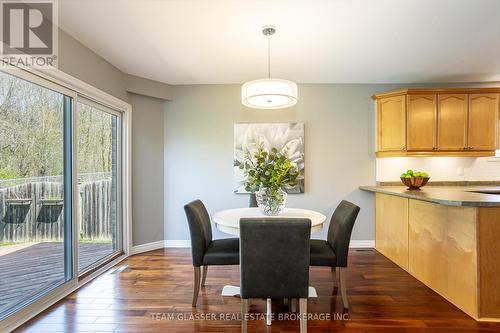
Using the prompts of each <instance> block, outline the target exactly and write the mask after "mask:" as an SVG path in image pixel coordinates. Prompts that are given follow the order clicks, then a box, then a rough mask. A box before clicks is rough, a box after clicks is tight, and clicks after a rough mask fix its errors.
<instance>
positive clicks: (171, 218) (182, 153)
mask: <svg viewBox="0 0 500 333" xmlns="http://www.w3.org/2000/svg"><path fill="white" fill-rule="evenodd" d="M385 89H388V86H383V85H336V84H306V85H300V86H299V98H300V102H299V103H298V104H297V106H295V107H293V108H289V109H284V110H255V109H248V108H245V107H243V106H242V105H241V102H240V85H198V86H176V87H175V88H174V93H173V99H172V101H170V102H167V107H166V113H165V154H164V156H165V238H166V239H168V240H187V239H189V232H188V227H187V222H186V218H185V216H184V211H183V205H184V204H186V203H187V202H189V201H191V200H194V199H198V198H199V199H201V200H203V201H204V202H205V203H206V205H207V208H208V210H209V212H210V213H211V214H213V213H215V212H217V211H219V210H222V209H227V208H235V207H244V206H246V205H247V204H248V197H247V195H238V194H234V193H233V187H232V180H233V169H232V159H233V125H234V123H235V122H293V121H301V122H304V123H305V163H306V170H305V177H306V178H305V186H306V187H305V193H304V194H297V195H289V197H288V200H287V205H288V206H290V207H300V208H308V209H314V210H317V211H320V212H322V213H324V214H325V215H327V216H328V219H329V218H330V216H331V214H332V213H333V210H334V209H335V207H336V206H337V204H338V203H339V202H340V201H341V200H342V199H347V200H350V201H352V202H354V203H356V204H358V205H359V206H360V207H361V213H360V216H359V219H358V221H357V222H356V225H355V227H354V232H353V237H352V238H353V239H356V240H371V239H373V235H374V230H373V228H374V225H373V197H372V195H371V194H368V193H366V192H362V191H360V190H358V186H360V185H365V184H374V183H375V157H374V112H373V102H372V100H371V98H370V96H371V95H372V94H373V93H375V92H377V91H383V90H385ZM326 229H327V228H325V229H324V231H323V232H322V233H319V234H315V235H313V237H317V238H319V237H325V235H326ZM215 236H217V237H224V236H226V235H223V234H221V233H218V232H215Z"/></svg>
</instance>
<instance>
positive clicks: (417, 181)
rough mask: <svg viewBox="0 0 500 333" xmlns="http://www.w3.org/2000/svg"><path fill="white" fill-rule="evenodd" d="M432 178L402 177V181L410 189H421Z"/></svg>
mask: <svg viewBox="0 0 500 333" xmlns="http://www.w3.org/2000/svg"><path fill="white" fill-rule="evenodd" d="M429 179H431V178H430V177H411V178H403V177H401V181H402V182H403V184H405V185H406V186H408V189H409V190H420V188H421V187H422V186H425V184H427V182H428V181H429Z"/></svg>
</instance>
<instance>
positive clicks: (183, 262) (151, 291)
mask: <svg viewBox="0 0 500 333" xmlns="http://www.w3.org/2000/svg"><path fill="white" fill-rule="evenodd" d="M349 256H350V257H349V258H350V263H349V269H348V281H347V283H348V289H347V290H348V295H349V303H350V309H349V313H348V314H347V315H346V317H347V318H345V320H341V318H342V310H341V304H342V303H341V302H342V301H341V298H340V294H339V295H338V296H337V295H336V289H335V291H334V288H333V283H332V275H331V272H330V269H328V268H317V267H314V268H312V269H311V273H310V283H311V285H313V286H314V287H316V289H317V292H318V295H319V297H318V298H310V299H309V301H308V311H309V313H310V314H311V315H316V316H320V315H323V316H326V315H330V316H331V317H332V318H331V320H309V321H308V332H367V333H378V332H389V331H390V332H419V333H420V332H459V333H460V332H463V333H465V332H499V331H500V323H479V322H476V321H474V320H473V319H471V318H470V317H469V316H467V315H466V314H465V313H463V312H462V311H460V310H459V309H457V308H456V307H454V306H453V305H451V304H450V303H449V302H447V301H446V300H445V299H443V298H442V297H440V296H439V295H437V294H436V293H434V292H433V291H431V290H430V289H429V288H427V287H426V286H424V285H423V284H422V283H420V282H419V281H418V280H416V279H415V278H413V277H411V276H410V275H408V274H407V273H406V272H405V271H403V270H402V269H400V268H399V267H397V266H396V265H395V264H393V263H392V262H390V261H389V260H388V259H386V258H385V257H384V256H382V255H380V254H379V253H377V252H376V251H374V250H351V252H350V254H349ZM125 265H126V266H127V268H125V269H124V270H123V271H121V272H119V270H117V271H115V272H113V269H112V270H110V271H109V272H107V273H106V274H104V275H102V276H100V277H99V278H97V279H95V280H94V281H93V282H91V283H90V284H88V285H86V286H85V287H83V288H82V289H80V290H79V291H77V292H75V293H73V294H71V295H69V296H68V297H67V298H66V299H64V300H62V301H61V302H59V303H57V304H55V305H54V306H52V307H51V308H50V309H48V310H47V311H45V312H43V313H42V314H41V315H39V316H37V317H36V318H35V319H33V320H31V321H30V322H28V323H26V324H25V325H23V326H22V327H20V328H19V329H18V330H17V332H51V333H52V332H137V333H139V332H140V333H147V332H182V333H189V332H239V330H240V321H239V317H238V316H239V315H240V299H239V298H237V297H224V298H223V297H222V296H220V292H221V290H222V287H223V285H225V284H234V285H238V284H239V270H238V267H237V266H228V267H221V266H219V267H210V268H209V271H208V277H207V281H206V287H205V288H202V289H201V291H200V296H199V299H198V307H197V308H192V307H191V297H192V281H193V276H192V274H193V272H192V271H193V269H192V266H191V253H190V250H188V249H162V250H157V251H151V252H147V253H144V254H139V255H135V256H132V257H130V258H128V259H126V260H125V261H123V262H122V263H120V265H119V266H118V267H122V266H125ZM122 268H123V267H122ZM265 304H266V302H265V300H253V301H252V302H251V303H250V312H251V313H253V314H254V316H255V317H259V318H256V319H261V320H253V321H252V320H251V321H249V323H248V331H249V332H283V333H284V332H298V329H299V321H298V320H277V319H278V316H280V314H281V316H284V315H285V314H289V312H288V306H285V305H283V302H281V301H274V302H273V313H274V316H275V320H274V321H273V324H272V326H270V327H267V326H266V325H265V318H264V317H263V316H262V318H260V315H259V313H260V314H265ZM202 315H205V316H208V317H209V318H208V319H210V320H172V319H176V318H177V319H178V318H179V317H182V318H183V319H191V318H189V317H190V316H202ZM169 316H173V317H174V318H171V317H169ZM211 316H212V317H211ZM220 316H225V317H226V319H227V320H220ZM339 317H340V318H339ZM316 319H320V318H319V317H318V318H316Z"/></svg>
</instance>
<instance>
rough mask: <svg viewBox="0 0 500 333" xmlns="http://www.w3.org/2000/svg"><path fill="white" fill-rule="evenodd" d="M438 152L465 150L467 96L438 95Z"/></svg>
mask: <svg viewBox="0 0 500 333" xmlns="http://www.w3.org/2000/svg"><path fill="white" fill-rule="evenodd" d="M437 146H438V149H439V150H455V151H456V150H464V149H466V148H467V94H439V95H438V142H437Z"/></svg>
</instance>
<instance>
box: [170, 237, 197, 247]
mask: <svg viewBox="0 0 500 333" xmlns="http://www.w3.org/2000/svg"><path fill="white" fill-rule="evenodd" d="M165 247H169V248H174V247H186V248H191V241H190V240H189V239H187V240H184V239H167V240H165Z"/></svg>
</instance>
